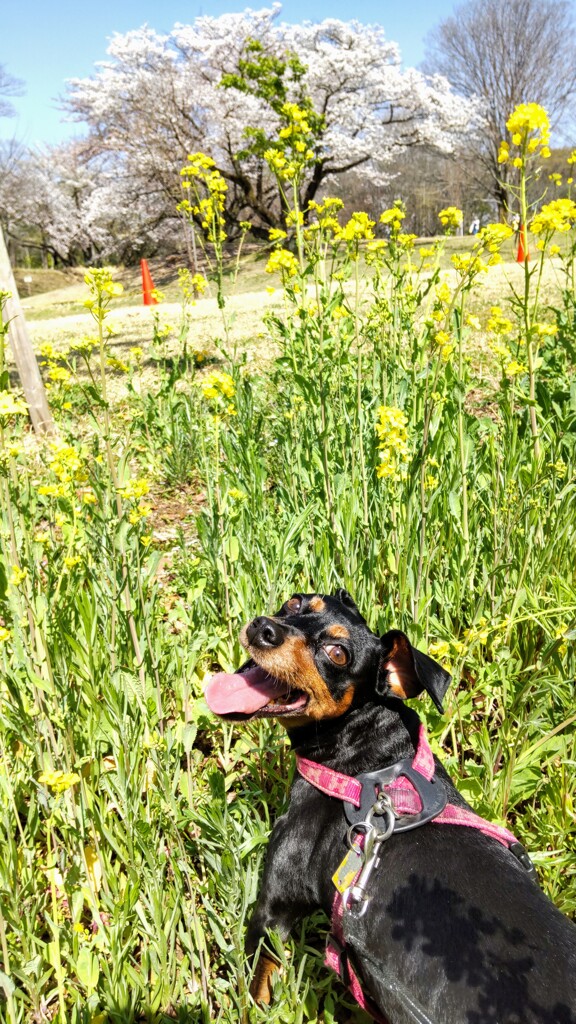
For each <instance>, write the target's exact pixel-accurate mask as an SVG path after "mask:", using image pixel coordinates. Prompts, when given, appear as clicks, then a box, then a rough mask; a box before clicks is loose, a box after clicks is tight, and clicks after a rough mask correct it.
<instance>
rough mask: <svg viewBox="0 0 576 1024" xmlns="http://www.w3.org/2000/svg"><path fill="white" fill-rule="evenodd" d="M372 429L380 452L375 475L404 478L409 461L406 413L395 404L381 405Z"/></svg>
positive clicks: (392, 478)
mask: <svg viewBox="0 0 576 1024" xmlns="http://www.w3.org/2000/svg"><path fill="white" fill-rule="evenodd" d="M374 429H375V431H376V435H377V437H378V450H379V453H380V462H379V464H378V466H377V467H376V476H377V477H378V478H379V479H381V478H382V477H386V478H388V479H391V480H405V479H406V467H407V465H408V462H409V461H410V453H409V450H408V419H407V417H406V414H405V413H403V412H402V410H401V409H397V408H396V407H395V406H390V405H381V406H380V407H379V408H378V420H377V422H376V424H375V428H374Z"/></svg>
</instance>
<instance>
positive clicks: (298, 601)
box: [286, 597, 302, 612]
mask: <svg viewBox="0 0 576 1024" xmlns="http://www.w3.org/2000/svg"><path fill="white" fill-rule="evenodd" d="M301 607H302V598H301V597H291V598H290V600H289V601H286V610H287V611H289V612H299V611H300V609H301Z"/></svg>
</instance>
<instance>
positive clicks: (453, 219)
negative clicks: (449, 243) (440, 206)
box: [438, 206, 464, 235]
mask: <svg viewBox="0 0 576 1024" xmlns="http://www.w3.org/2000/svg"><path fill="white" fill-rule="evenodd" d="M463 219H464V214H463V213H462V210H459V209H458V207H457V206H447V207H445V209H444V210H440V213H439V214H438V220H439V221H440V223H441V225H442V227H443V228H444V231H445V233H446V234H447V235H452V234H454V232H455V231H456V230H457V229H458V228H459V227H460V225H461V224H462V221H463Z"/></svg>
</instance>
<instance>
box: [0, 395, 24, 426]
mask: <svg viewBox="0 0 576 1024" xmlns="http://www.w3.org/2000/svg"><path fill="white" fill-rule="evenodd" d="M27 415H28V406H27V405H26V402H25V401H24V399H23V398H19V397H18V396H17V395H15V394H14V393H13V392H12V391H0V420H4V419H6V420H7V419H9V418H10V417H11V416H27Z"/></svg>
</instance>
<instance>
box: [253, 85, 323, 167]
mask: <svg viewBox="0 0 576 1024" xmlns="http://www.w3.org/2000/svg"><path fill="white" fill-rule="evenodd" d="M280 115H281V119H282V122H283V123H284V125H283V127H282V128H281V129H280V131H279V133H278V142H276V143H274V144H273V145H271V146H270V147H269V148H268V149H266V150H265V151H264V159H265V161H266V163H267V164H268V166H269V168H270V170H271V171H272V172H273V173H274V174H275V175H276V176H277V177H278V178H281V179H283V180H284V181H293V180H294V179H296V178H298V177H299V176H300V174H301V172H302V169H303V168H304V167H305V166H306V165H307V164H311V163H313V162H314V160H315V159H316V155H315V153H314V145H315V142H316V138H315V132H314V128H313V126H312V125H311V124H310V120H311V111H309V110H306V109H304V108H303V107H299V106H298V104H297V103H288V102H287V103H284V104H282V107H281V110H280Z"/></svg>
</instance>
